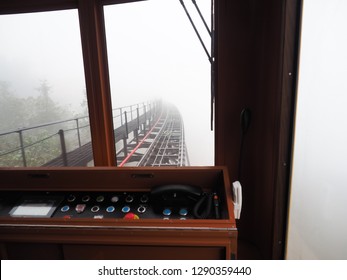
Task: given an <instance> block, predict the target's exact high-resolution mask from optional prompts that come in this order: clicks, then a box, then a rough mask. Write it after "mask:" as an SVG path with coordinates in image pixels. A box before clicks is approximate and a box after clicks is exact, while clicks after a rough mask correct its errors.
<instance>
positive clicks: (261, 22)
mask: <svg viewBox="0 0 347 280" xmlns="http://www.w3.org/2000/svg"><path fill="white" fill-rule="evenodd" d="M135 1H136V0H12V1H1V3H0V14H15V13H26V12H37V11H50V10H59V9H72V8H74V9H75V8H77V9H78V12H79V19H80V28H81V41H82V49H83V58H84V68H85V77H86V86H87V97H88V107H89V112H90V123H91V127H92V130H91V134H92V139H93V154H94V163H95V166H103V167H107V166H114V165H115V151H114V143H113V141H114V140H113V138H112V133H110V131H112V113H111V110H110V108H111V106H110V102H111V101H110V86H109V77H108V68H107V67H108V66H107V52H106V43H105V30H104V25H103V22H104V18H103V9H102V7H103V5H111V4H120V3H127V2H135ZM147 1H150V0H147ZM212 2H213V3H214V11H215V15H214V16H215V34H214V47H215V62H214V95H215V96H214V134H215V166H226V168H227V171H228V173H229V177H230V181H236V180H239V181H240V182H241V184H242V189H243V205H242V214H241V219H239V220H237V221H236V224H237V230H238V237H237V239H238V240H237V258H238V259H241V260H242V259H284V258H285V250H286V232H287V219H288V204H289V187H290V176H291V168H292V166H291V163H292V154H293V151H292V149H293V130H294V115H295V104H296V93H297V81H298V58H299V45H300V28H301V13H302V4H303V3H302V2H303V1H301V0H291V1H287V0H245V1H236V0H214V1H212ZM245 109H247V110H249V112H251V124H250V126H249V129H248V131H247V133H246V134H244V135H243V132H242V130H241V127H240V116H241V112H242V111H244V110H245ZM241 141H243V142H242V147H243V148H242V151H243V155H242V161H241V162H240V161H239V154H240V145H241ZM239 164H241V167H240V169H241V172H240V173H239Z"/></svg>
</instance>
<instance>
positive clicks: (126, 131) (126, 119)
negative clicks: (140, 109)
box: [124, 111, 129, 139]
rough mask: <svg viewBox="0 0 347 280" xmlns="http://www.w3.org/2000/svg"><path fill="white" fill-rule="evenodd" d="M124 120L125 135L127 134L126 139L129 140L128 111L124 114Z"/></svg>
mask: <svg viewBox="0 0 347 280" xmlns="http://www.w3.org/2000/svg"><path fill="white" fill-rule="evenodd" d="M124 119H125V133H126V138H127V139H128V134H129V131H128V116H127V111H125V112H124Z"/></svg>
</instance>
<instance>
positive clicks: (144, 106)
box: [143, 105, 147, 133]
mask: <svg viewBox="0 0 347 280" xmlns="http://www.w3.org/2000/svg"><path fill="white" fill-rule="evenodd" d="M143 110H144V111H145V123H144V125H143V131H144V133H146V125H147V110H146V105H143Z"/></svg>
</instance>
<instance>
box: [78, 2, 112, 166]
mask: <svg viewBox="0 0 347 280" xmlns="http://www.w3.org/2000/svg"><path fill="white" fill-rule="evenodd" d="M78 11H79V17H80V28H81V39H82V50H83V60H84V68H85V78H86V87H87V99H88V108H89V116H90V127H91V136H92V145H93V155H94V165H95V166H115V165H116V157H115V154H116V153H115V143H114V133H113V121H112V104H111V90H110V83H109V73H108V61H107V51H106V34H105V33H106V32H105V24H104V14H103V6H102V5H101V4H100V1H97V0H83V1H79V10H78Z"/></svg>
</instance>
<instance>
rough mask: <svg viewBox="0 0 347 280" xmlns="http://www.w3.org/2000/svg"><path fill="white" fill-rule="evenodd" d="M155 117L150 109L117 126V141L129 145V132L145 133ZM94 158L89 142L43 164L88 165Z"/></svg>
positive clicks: (50, 165)
mask: <svg viewBox="0 0 347 280" xmlns="http://www.w3.org/2000/svg"><path fill="white" fill-rule="evenodd" d="M154 118H155V116H154V112H151V111H148V112H146V113H144V114H142V115H141V116H139V117H138V118H135V119H133V120H131V121H129V122H127V123H124V124H123V125H121V126H120V127H118V128H116V129H115V130H114V135H115V143H117V142H119V141H122V140H123V141H124V143H125V145H127V139H128V137H129V134H130V133H134V136H135V137H137V136H138V135H140V134H143V133H145V131H146V129H148V127H150V126H151V123H152V122H153V119H154ZM92 160H93V149H92V143H91V142H88V143H86V144H84V145H82V146H81V147H78V148H77V149H75V150H73V151H71V152H67V153H65V154H61V155H60V156H58V157H56V158H54V159H53V160H51V161H49V162H47V163H45V164H44V165H43V166H47V167H53V166H55V167H57V166H87V165H88V163H89V162H91V161H92Z"/></svg>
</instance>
